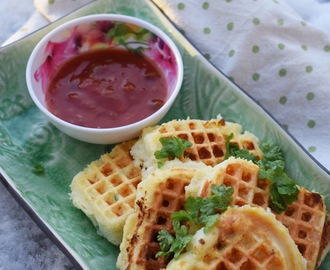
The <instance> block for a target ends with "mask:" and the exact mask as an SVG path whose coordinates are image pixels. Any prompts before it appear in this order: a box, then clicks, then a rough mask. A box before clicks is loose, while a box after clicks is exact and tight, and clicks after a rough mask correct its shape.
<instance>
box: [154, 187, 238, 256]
mask: <svg viewBox="0 0 330 270" xmlns="http://www.w3.org/2000/svg"><path fill="white" fill-rule="evenodd" d="M211 191H212V194H211V195H210V196H208V197H205V198H201V197H188V199H187V202H186V203H185V205H184V208H185V209H186V210H180V211H178V212H174V213H172V215H171V218H172V225H173V229H174V232H175V237H173V236H172V235H171V234H170V233H168V232H167V231H166V230H161V231H160V232H159V235H158V237H157V240H158V241H159V243H160V248H161V251H160V252H158V253H157V254H156V257H158V256H165V257H167V256H169V255H170V254H172V253H174V258H175V259H177V258H178V256H179V255H180V254H181V252H182V250H183V249H184V248H185V247H186V245H187V244H188V243H189V241H190V240H191V238H192V234H189V230H188V227H187V226H186V225H182V223H187V222H189V221H192V222H194V223H195V224H199V225H203V226H204V231H205V232H207V231H208V230H209V229H210V228H211V227H212V226H213V225H215V224H216V222H217V220H218V217H219V216H220V213H221V212H223V211H225V210H226V209H227V208H228V206H229V205H230V203H231V200H232V197H231V196H232V194H233V193H234V190H233V188H232V187H226V186H225V185H223V184H222V185H220V186H215V185H211Z"/></svg>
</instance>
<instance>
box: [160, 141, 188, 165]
mask: <svg viewBox="0 0 330 270" xmlns="http://www.w3.org/2000/svg"><path fill="white" fill-rule="evenodd" d="M159 141H160V143H161V144H162V149H161V150H158V151H156V152H155V153H154V155H155V157H156V158H157V159H161V160H163V159H169V158H170V159H171V158H176V157H181V156H182V155H183V154H184V151H185V150H186V149H187V148H189V147H192V145H193V144H192V143H191V142H189V141H186V140H185V139H182V138H180V137H170V138H165V137H161V138H160V139H159ZM162 165H163V162H162V161H160V162H158V167H161V166H162Z"/></svg>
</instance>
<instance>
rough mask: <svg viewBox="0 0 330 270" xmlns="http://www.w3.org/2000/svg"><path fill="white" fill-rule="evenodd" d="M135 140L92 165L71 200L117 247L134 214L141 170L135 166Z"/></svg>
mask: <svg viewBox="0 0 330 270" xmlns="http://www.w3.org/2000/svg"><path fill="white" fill-rule="evenodd" d="M135 142H136V141H135V140H131V141H128V142H125V143H122V144H119V145H117V146H115V147H114V148H113V150H112V151H111V152H110V153H107V154H104V155H102V156H101V157H100V159H99V160H96V161H93V162H92V163H90V164H89V165H88V166H87V168H85V169H84V170H83V171H81V172H80V173H78V174H77V175H76V176H75V177H74V179H73V181H72V183H71V199H72V201H73V204H74V205H75V206H76V207H77V208H79V209H81V210H82V211H83V212H84V213H85V214H86V215H87V216H88V217H89V218H90V219H91V220H92V222H93V223H94V225H95V226H96V227H97V228H98V232H99V234H100V235H102V236H104V237H105V238H106V239H107V240H108V241H110V242H111V243H113V244H115V245H119V244H120V243H121V240H122V234H123V227H124V223H125V221H126V218H127V216H128V215H129V214H130V213H131V212H133V210H134V202H135V195H136V189H137V185H138V184H139V183H140V181H141V170H140V168H137V167H135V166H134V164H133V159H132V157H131V155H130V150H131V148H132V146H133V145H134V144H135Z"/></svg>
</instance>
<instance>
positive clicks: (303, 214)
mask: <svg viewBox="0 0 330 270" xmlns="http://www.w3.org/2000/svg"><path fill="white" fill-rule="evenodd" d="M276 218H277V219H278V220H279V221H280V222H282V223H283V224H284V225H285V226H286V227H287V228H288V230H289V232H290V235H291V237H292V239H293V240H294V242H295V243H296V245H297V246H298V248H299V251H300V252H301V254H302V255H303V256H304V258H305V259H306V260H307V269H308V270H313V269H316V266H317V264H318V260H319V259H318V254H319V251H320V246H322V244H320V243H321V242H322V233H323V228H324V227H325V228H327V227H326V226H325V224H326V223H325V221H326V206H325V204H324V199H323V197H322V196H321V195H320V194H318V193H315V192H310V191H308V190H306V189H305V188H300V190H299V195H298V201H296V202H294V203H293V204H292V205H290V206H289V207H288V209H287V210H286V211H285V212H283V213H281V214H278V215H276ZM324 240H325V239H324ZM327 241H329V234H328V239H327ZM328 245H329V243H327V244H326V245H323V246H328ZM322 250H324V248H322V249H321V253H322V252H323V251H322Z"/></svg>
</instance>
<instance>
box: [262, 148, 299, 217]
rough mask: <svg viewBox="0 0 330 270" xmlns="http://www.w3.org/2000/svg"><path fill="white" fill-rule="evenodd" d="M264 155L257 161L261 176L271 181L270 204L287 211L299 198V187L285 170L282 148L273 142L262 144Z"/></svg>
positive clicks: (273, 207)
mask: <svg viewBox="0 0 330 270" xmlns="http://www.w3.org/2000/svg"><path fill="white" fill-rule="evenodd" d="M260 148H261V150H262V151H263V153H264V155H263V158H262V159H261V160H259V161H258V162H257V165H259V168H260V170H259V178H267V179H269V180H270V181H271V189H270V206H271V208H272V209H273V210H274V211H275V212H277V213H280V212H283V211H285V210H286V209H287V208H288V206H289V205H290V204H292V203H293V202H294V201H297V200H298V193H299V189H298V187H297V185H296V183H295V182H294V181H293V180H292V179H291V178H290V177H289V176H288V175H287V174H286V173H285V172H284V167H285V163H284V156H283V153H282V151H281V149H280V148H279V147H278V146H276V145H275V144H273V143H271V142H263V143H261V145H260Z"/></svg>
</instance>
